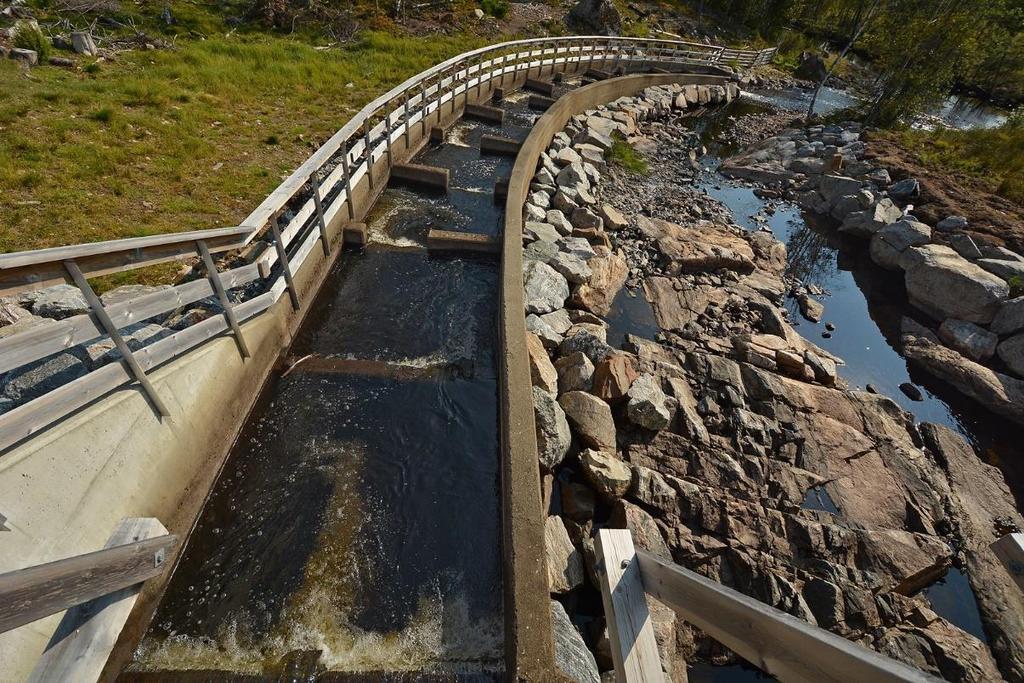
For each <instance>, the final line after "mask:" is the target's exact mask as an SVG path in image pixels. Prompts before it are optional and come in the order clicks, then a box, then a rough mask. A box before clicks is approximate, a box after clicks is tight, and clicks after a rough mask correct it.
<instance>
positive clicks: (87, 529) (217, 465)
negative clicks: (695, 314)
mask: <svg viewBox="0 0 1024 683" xmlns="http://www.w3.org/2000/svg"><path fill="white" fill-rule="evenodd" d="M583 69H584V65H581V64H579V63H571V64H556V65H554V66H547V67H545V69H544V74H543V75H546V76H550V75H551V72H552V70H555V71H560V72H564V73H565V74H566V75H573V74H574V73H576V72H577V71H582V70H583ZM704 70H705V71H706V70H707V69H706V68H705V69H704ZM528 75H529V77H530V78H539V77H542V75H541V74H538V73H537V70H534V72H533V73H532V74H527V73H522V74H520V75H519V77H518V78H512V77H510V78H509V79H508V82H507V83H505V84H504V90H505V91H506V92H509V91H512V90H515V89H518V88H520V87H522V85H523V84H524V83H525V81H526V78H527V76H528ZM671 82H681V83H695V82H720V79H718V78H709V77H706V76H694V75H692V74H659V75H640V76H626V77H622V78H616V79H612V80H608V81H602V82H599V83H595V84H593V85H590V86H586V87H584V88H581V89H579V90H576V91H574V92H572V93H570V94H569V95H566V96H565V97H563V98H561V99H560V100H559V101H558V102H557V103H556V104H555V105H554V106H553V107H552V108H551V109H550V110H549V111H548V112H547V113H546V114H545V115H544V116H543V117H542V118H541V119H540V121H539V122H538V125H537V127H536V128H535V129H534V130H533V132H532V133H531V135H530V136H529V138H528V140H527V142H526V144H524V145H523V147H522V149H521V151H520V153H519V156H518V158H517V162H516V172H515V173H514V175H513V179H512V182H511V184H510V189H509V199H508V207H510V210H509V212H508V214H507V216H506V224H505V237H504V245H505V248H504V254H503V257H502V272H503V281H502V287H501V298H502V301H501V314H500V315H501V343H502V345H503V350H504V351H503V353H502V354H501V357H502V365H501V377H502V382H501V385H502V386H501V390H500V391H501V402H502V457H503V467H502V472H503V474H502V499H503V506H504V510H503V519H504V525H503V528H504V539H503V548H504V551H503V552H504V557H505V568H504V571H505V574H504V576H505V595H506V610H505V614H506V629H507V630H506V634H507V636H506V644H507V656H506V663H507V672H508V677H509V679H511V680H515V679H516V678H517V677H518V678H520V679H521V680H533V681H547V680H552V678H551V676H552V671H553V645H552V634H551V624H550V617H549V611H548V604H547V578H546V571H545V567H544V545H543V519H542V516H541V510H540V486H539V480H538V471H537V456H536V440H535V436H534V425H533V404H532V398H531V394H530V378H529V371H528V369H527V366H526V351H525V326H524V321H523V306H522V278H521V265H522V264H521V258H522V253H521V252H522V247H521V245H522V243H521V230H522V216H521V208H522V205H523V202H524V201H525V196H526V190H527V189H528V186H529V181H530V178H531V177H532V176H533V173H534V169H535V166H536V162H537V158H538V155H539V154H540V151H541V150H543V149H545V148H546V147H547V145H548V143H549V142H550V140H551V137H552V136H553V135H554V133H555V132H557V131H559V130H561V128H562V127H563V126H564V124H565V121H566V120H568V118H569V117H570V116H571V115H572V114H574V113H577V112H579V111H583V110H585V109H587V108H590V107H593V106H595V105H597V104H600V103H603V102H606V101H610V100H613V99H615V98H617V97H620V96H623V95H630V94H634V93H636V92H638V91H639V90H641V89H643V88H644V87H647V86H649V85H654V84H659V83H671ZM493 88H494V84H493V83H492V82H488V83H487V85H485V86H484V87H482V88H477V89H476V91H475V92H468V93H460V94H458V95H457V96H456V98H455V102H454V104H453V105H452V106H448V105H447V104H446V106H444V107H442V108H441V109H440V110H435V111H433V112H431V113H430V114H429V115H428V117H427V120H426V121H425V122H423V123H422V124H420V123H419V122H417V123H416V124H414V125H413V126H412V127H411V128H410V129H409V135H408V138H407V139H405V138H404V136H400V137H399V138H398V139H397V140H396V141H395V142H394V143H393V145H392V156H393V160H394V163H404V162H406V161H408V160H409V159H411V158H412V157H413V156H414V155H415V153H416V152H417V151H418V150H419V149H421V148H422V147H423V146H424V145H425V144H426V142H427V141H428V139H429V136H430V130H431V128H432V127H435V126H440V127H442V128H443V127H447V126H448V125H450V124H451V123H452V122H454V121H455V120H457V119H458V118H459V117H460V116H461V113H462V109H463V108H464V106H465V104H466V103H467V101H469V102H486V101H489V100H490V99H491V96H492V90H493ZM387 173H388V162H387V159H386V157H385V155H382V156H381V157H380V158H378V159H377V161H376V163H375V164H374V169H373V173H372V176H373V177H374V178H376V179H377V183H376V185H375V187H373V188H371V187H370V184H369V181H368V177H367V176H365V175H364V176H363V177H362V178H361V180H360V181H359V182H358V183H357V184H356V185H355V186H354V187H353V188H352V192H353V202H354V205H355V211H354V213H355V215H354V217H353V220H355V221H362V220H364V219H365V217H366V215H367V214H368V213H369V211H370V209H371V208H372V207H373V204H374V202H375V201H376V200H377V198H378V197H379V195H380V193H381V192H383V190H384V188H385V187H386V182H385V179H386V177H387ZM348 220H349V218H348V216H347V215H342V212H338V214H337V215H336V216H335V218H334V219H333V220H332V221H331V222H330V224H329V226H328V233H329V235H330V239H331V241H332V243H333V244H334V249H333V251H332V252H331V253H332V256H331V257H325V256H324V254H323V253H322V251H321V250H319V249H316V250H315V252H313V253H310V256H309V257H308V258H307V259H306V260H305V261H304V262H303V264H302V266H301V267H300V268H299V270H298V272H296V273H295V282H296V285H297V289H298V291H299V297H300V300H301V302H302V308H301V309H300V310H299V311H294V310H293V309H292V307H291V304H290V302H289V300H288V297H282V298H281V299H279V300H278V302H277V303H276V304H274V305H273V306H272V307H271V308H270V309H269V310H268V311H267V312H266V313H265V314H263V315H261V316H259V317H256V318H254V319H252V320H249V321H247V322H245V323H243V324H242V329H243V331H244V334H245V337H246V340H247V342H248V345H249V347H250V349H251V350H252V353H253V356H252V358H250V359H248V360H247V361H244V362H243V361H242V360H241V358H240V357H239V355H238V351H237V348H236V346H235V343H234V341H233V339H231V338H230V337H222V338H219V339H216V340H214V341H212V342H210V343H208V344H205V345H202V346H200V347H198V348H197V349H195V350H193V351H191V352H189V353H188V354H186V355H184V356H182V357H180V358H178V359H176V360H174V361H172V362H170V363H168V364H167V365H165V366H163V367H161V368H160V369H158V370H156V371H155V372H153V373H151V374H150V377H151V380H152V382H153V384H154V385H155V387H156V389H157V391H158V392H159V393H160V395H161V396H163V397H165V400H166V401H167V402H168V403H169V404H171V406H172V413H173V415H174V416H173V417H171V418H165V419H163V420H160V419H159V418H158V417H157V416H156V415H155V413H154V412H153V410H152V407H151V406H150V404H149V403H148V401H147V400H146V398H145V396H144V395H143V394H142V393H141V392H140V391H139V390H138V388H125V389H121V390H119V391H116V392H114V393H113V394H110V395H108V396H107V397H105V398H103V399H101V400H100V401H97V402H96V403H94V404H92V405H91V406H89V407H87V408H86V409H84V410H81V411H80V412H78V413H76V414H74V415H72V416H70V417H68V418H67V419H65V420H64V421H63V422H61V423H60V424H58V425H56V426H54V427H53V428H51V429H49V430H46V431H45V432H42V433H41V434H39V435H38V436H36V437H34V438H32V439H29V440H27V441H26V442H24V443H22V444H20V445H19V446H16V447H15V448H14V449H12V450H11V451H10V452H8V453H7V454H5V455H4V456H3V457H2V458H0V513H2V514H3V515H4V517H5V518H6V519H7V521H6V526H7V527H8V528H9V529H10V530H9V531H0V549H2V551H0V572H6V571H11V570H14V569H19V568H22V567H27V566H32V565H37V564H41V563H45V562H50V561H53V560H56V559H60V558H63V557H67V556H71V555H76V554H81V553H86V552H90V551H93V550H96V549H98V548H100V547H102V546H103V544H104V542H105V541H106V539H107V536H108V535H109V534H110V532H111V531H112V530H113V529H114V527H115V525H116V524H117V522H118V521H119V520H120V519H122V518H124V517H156V518H158V519H160V520H161V521H162V522H163V523H164V525H165V526H166V527H167V528H168V530H169V531H170V532H171V533H176V534H178V535H179V537H181V538H182V539H184V538H187V536H188V534H189V532H190V531H191V529H192V528H193V526H194V524H195V522H196V520H197V518H198V516H199V514H200V512H201V510H202V506H203V503H204V502H205V500H206V497H207V495H208V494H209V492H210V490H211V488H212V486H213V484H214V482H215V481H216V478H217V475H218V474H219V472H220V470H221V468H222V466H223V465H224V461H225V459H226V456H227V455H228V453H229V452H230V449H231V446H232V444H233V443H234V440H235V439H236V437H237V435H238V432H239V430H240V429H241V427H242V426H243V424H244V422H245V419H246V417H247V415H248V413H249V411H250V410H251V409H252V407H253V405H254V403H255V401H256V398H257V397H258V395H259V393H260V390H261V388H262V386H263V385H264V383H265V382H266V381H267V379H268V377H270V375H271V372H272V371H273V369H274V367H275V365H276V364H277V362H278V360H279V358H280V357H281V355H282V353H283V352H284V351H286V350H287V348H288V346H289V345H290V343H291V340H292V338H293V335H294V334H295V332H296V330H297V329H298V327H299V326H300V324H301V322H302V319H303V316H304V315H305V313H306V312H307V311H308V310H309V308H310V306H311V304H312V302H313V299H314V298H315V296H316V294H317V293H318V291H319V289H320V287H321V285H322V284H323V281H324V279H325V278H326V275H327V273H328V271H329V269H330V265H331V263H332V261H333V259H334V257H335V256H336V255H337V253H338V252H339V251H340V248H339V247H340V242H341V240H342V234H343V230H344V228H345V224H346V223H347V222H348ZM179 556H180V547H179V553H177V554H176V555H175V556H174V557H172V558H170V560H171V563H170V565H172V566H173V564H174V563H176V562H177V560H178V557H179ZM170 574H171V572H170V571H168V572H165V573H164V574H163V575H162V576H161V577H159V578H157V579H152V580H150V581H149V582H147V584H146V586H145V588H144V590H143V592H142V594H141V596H140V599H139V601H138V602H137V604H136V608H135V610H134V611H133V613H132V616H131V618H130V619H129V622H128V624H127V625H126V627H125V630H124V631H123V632H122V634H121V637H120V639H119V641H118V644H117V646H116V648H115V650H114V653H113V655H112V656H111V658H110V661H109V662H108V665H107V668H106V670H105V671H104V675H103V678H102V680H113V678H115V677H116V675H117V673H118V672H119V671H120V669H121V668H122V667H123V666H124V664H126V663H127V662H128V661H129V659H130V657H131V653H132V650H133V649H134V647H135V646H136V644H137V642H138V640H139V638H141V636H142V634H143V633H144V631H145V629H146V627H147V626H148V623H149V620H150V619H151V617H152V614H153V612H154V611H155V608H156V605H157V603H158V602H159V599H160V597H161V595H162V593H163V591H164V589H165V587H166V582H167V579H168V578H169V576H170ZM60 617H61V615H59V614H58V615H54V616H51V617H49V618H46V619H42V620H39V621H37V622H35V623H33V624H29V625H27V626H24V627H21V628H19V629H15V630H14V631H10V632H8V633H5V634H0V662H2V663H3V665H2V669H0V683H5V682H6V681H21V680H24V679H25V678H27V676H28V674H29V672H30V671H31V670H32V667H33V666H34V664H35V661H36V660H37V659H38V657H39V654H40V653H41V652H42V650H43V649H44V647H45V646H46V643H47V642H48V640H49V638H50V636H51V634H52V632H53V629H54V628H55V626H56V624H57V623H58V622H59V620H60Z"/></svg>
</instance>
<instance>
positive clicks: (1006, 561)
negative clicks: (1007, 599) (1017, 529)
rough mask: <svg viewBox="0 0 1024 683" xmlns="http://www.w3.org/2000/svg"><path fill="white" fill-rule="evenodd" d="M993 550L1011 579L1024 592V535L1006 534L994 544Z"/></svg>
mask: <svg viewBox="0 0 1024 683" xmlns="http://www.w3.org/2000/svg"><path fill="white" fill-rule="evenodd" d="M991 548H992V552H994V553H995V554H996V557H998V558H999V561H1000V562H1002V563H1003V566H1004V567H1006V571H1007V572H1009V573H1010V577H1011V578H1012V579H1013V580H1014V581H1015V582H1016V583H1017V585H1018V586H1019V587H1020V589H1021V590H1022V591H1024V534H1021V533H1017V534H1006V535H1005V536H1003V537H1002V538H1000V539H999V540H997V541H996V542H995V543H993V544H992V545H991Z"/></svg>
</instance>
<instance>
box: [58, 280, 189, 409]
mask: <svg viewBox="0 0 1024 683" xmlns="http://www.w3.org/2000/svg"><path fill="white" fill-rule="evenodd" d="M64 269H65V270H67V271H68V275H70V276H71V279H72V281H73V282H74V283H75V285H76V286H77V287H78V289H80V290H81V291H82V296H83V297H85V301H86V303H88V304H89V308H90V309H91V310H92V314H93V315H94V316H96V319H97V320H98V321H99V322H100V325H102V326H103V329H104V330H105V331H106V333H107V334H108V335H110V339H111V341H113V342H114V347H115V348H117V350H118V351H119V352H120V354H121V359H122V360H123V361H124V362H125V364H127V365H128V369H129V370H130V371H131V373H132V375H133V376H134V377H135V380H136V381H137V382H138V383H139V384H140V385H141V386H142V390H143V391H144V392H146V396H147V397H148V398H149V400H150V402H151V403H152V404H153V407H154V408H156V410H157V412H158V413H160V415H161V416H162V417H169V416H170V414H171V412H170V411H169V410H167V406H166V405H164V402H163V401H162V400H161V399H160V395H159V394H157V393H156V389H155V388H153V385H152V384H151V383H150V381H149V378H148V377H147V376H146V371H145V370H143V369H142V366H141V365H139V362H138V361H137V360H136V359H135V355H134V354H133V353H132V350H131V349H130V348H128V344H127V343H126V342H125V340H124V338H123V337H122V336H121V333H120V332H119V331H118V330H117V325H115V324H114V321H113V320H111V319H110V316H109V315H107V311H106V309H105V308H104V307H103V302H102V301H100V298H99V297H98V296H96V292H94V291H93V289H92V285H90V284H89V280H88V279H86V277H85V274H84V273H82V269H81V268H79V267H78V264H77V263H75V262H74V261H73V260H68V261H65V262H64Z"/></svg>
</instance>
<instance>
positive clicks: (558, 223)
mask: <svg viewBox="0 0 1024 683" xmlns="http://www.w3.org/2000/svg"><path fill="white" fill-rule="evenodd" d="M544 220H545V221H546V222H548V223H550V224H551V225H553V226H554V227H555V230H557V231H558V233H559V234H560V235H565V236H569V235H571V234H572V223H570V222H569V219H568V218H566V217H565V214H564V213H562V212H561V211H559V210H558V209H550V210H549V211H548V212H547V214H546V215H545V217H544Z"/></svg>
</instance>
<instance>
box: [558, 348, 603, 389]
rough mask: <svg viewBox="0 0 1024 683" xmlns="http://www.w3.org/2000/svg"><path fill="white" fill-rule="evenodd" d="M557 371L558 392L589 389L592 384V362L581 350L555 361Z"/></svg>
mask: <svg viewBox="0 0 1024 683" xmlns="http://www.w3.org/2000/svg"><path fill="white" fill-rule="evenodd" d="M555 369H556V370H557V371H558V393H560V394H564V393H566V392H568V391H590V388H591V387H592V386H593V384H594V364H593V363H592V362H591V361H590V359H589V358H587V355H586V354H585V353H583V352H582V351H577V352H575V353H573V354H570V355H568V356H563V357H561V358H559V359H558V360H556V361H555Z"/></svg>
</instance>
